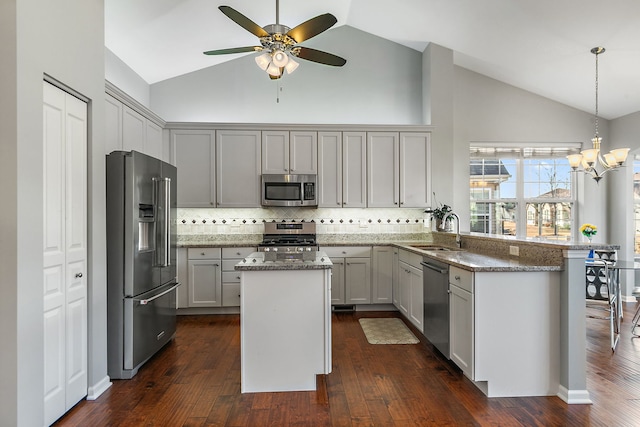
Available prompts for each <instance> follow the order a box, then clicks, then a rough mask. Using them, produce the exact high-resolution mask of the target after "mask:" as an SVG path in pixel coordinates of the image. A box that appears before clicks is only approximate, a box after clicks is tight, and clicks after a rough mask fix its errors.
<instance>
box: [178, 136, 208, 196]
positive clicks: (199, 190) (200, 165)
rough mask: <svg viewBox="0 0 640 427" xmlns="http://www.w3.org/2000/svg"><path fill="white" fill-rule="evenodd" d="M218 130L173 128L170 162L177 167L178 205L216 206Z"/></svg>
mask: <svg viewBox="0 0 640 427" xmlns="http://www.w3.org/2000/svg"><path fill="white" fill-rule="evenodd" d="M215 134H216V133H215V131H213V130H172V131H171V163H172V164H174V165H175V166H176V167H177V168H178V206H179V207H192V208H204V207H209V208H210V207H214V206H215V201H216V194H215V190H216V185H215V184H216V176H215V156H216V152H215Z"/></svg>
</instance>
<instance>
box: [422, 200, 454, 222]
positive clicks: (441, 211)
mask: <svg viewBox="0 0 640 427" xmlns="http://www.w3.org/2000/svg"><path fill="white" fill-rule="evenodd" d="M433 200H434V201H436V193H433ZM436 203H438V202H437V201H436ZM452 210H453V209H451V206H449V205H443V204H441V203H439V204H438V207H437V208H435V209H430V210H427V212H431V219H434V218H435V220H436V230H438V231H452V230H453V226H452V225H451V217H448V218H447V219H446V221H445V219H444V217H445V216H447V214H448V213H449V212H451V211H452Z"/></svg>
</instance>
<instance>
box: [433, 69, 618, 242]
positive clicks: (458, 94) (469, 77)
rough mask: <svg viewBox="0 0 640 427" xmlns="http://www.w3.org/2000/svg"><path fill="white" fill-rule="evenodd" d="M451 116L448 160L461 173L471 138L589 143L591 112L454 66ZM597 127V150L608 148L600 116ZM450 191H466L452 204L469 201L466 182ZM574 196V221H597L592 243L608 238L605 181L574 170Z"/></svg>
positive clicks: (466, 215)
mask: <svg viewBox="0 0 640 427" xmlns="http://www.w3.org/2000/svg"><path fill="white" fill-rule="evenodd" d="M454 117H455V120H454V122H455V123H454V139H455V150H456V151H455V153H454V158H455V162H456V164H458V163H460V164H462V165H466V168H467V169H466V173H467V174H468V173H469V172H468V164H469V143H470V142H472V141H487V142H498V143H500V142H548V143H551V144H553V143H558V144H562V143H571V142H574V143H575V142H581V143H583V147H585V148H586V147H589V146H590V145H591V138H592V136H593V131H594V124H593V115H592V114H590V113H587V112H584V111H580V110H577V109H575V108H572V107H569V106H566V105H563V104H560V103H558V102H555V101H551V100H549V99H547V98H543V97H541V96H538V95H535V94H533V93H531V92H527V91H524V90H522V89H518V88H516V87H514V86H510V85H507V84H504V83H502V82H499V81H497V80H494V79H491V78H489V77H486V76H483V75H481V74H478V73H474V72H472V71H469V70H467V69H464V68H461V67H456V68H455V102H454ZM599 130H600V135H601V136H602V137H603V149H608V148H607V147H608V144H609V143H608V139H607V137H608V134H609V124H608V122H607V121H606V120H602V119H601V120H600V121H599ZM456 170H458V168H456ZM606 179H607V178H605V180H606ZM455 190H456V194H458V191H459V192H460V193H459V194H463V192H464V193H466V194H464V197H463V198H456V202H459V203H463V199H464V200H466V201H468V200H469V193H468V191H469V188H468V185H467V186H466V187H465V188H464V189H463V188H459V189H458V188H456V189H455ZM436 191H437V190H436ZM585 195H588V197H585ZM578 198H579V203H578V204H579V207H578V208H579V212H580V213H581V215H580V217H579V218H578V224H581V223H584V222H590V223H593V224H597V225H598V226H600V227H601V228H600V229H601V232H599V233H598V235H597V237H596V239H595V241H598V242H605V241H608V240H607V238H608V237H609V236H608V234H607V221H606V219H607V218H606V215H605V214H606V209H605V205H606V183H604V182H603V183H601V184H600V185H599V186H598V185H597V184H596V183H595V181H593V180H592V179H590V178H585V177H584V175H583V174H578ZM467 204H468V203H467ZM464 214H465V218H464V219H463V218H462V215H461V222H462V223H463V224H468V223H469V217H468V209H467V211H466V212H464Z"/></svg>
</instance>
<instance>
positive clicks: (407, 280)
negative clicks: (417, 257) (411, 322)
mask: <svg viewBox="0 0 640 427" xmlns="http://www.w3.org/2000/svg"><path fill="white" fill-rule="evenodd" d="M398 266H399V271H398V290H399V292H398V293H399V295H398V308H399V310H400V313H402V314H404V315H405V317H407V318H409V305H410V301H411V271H410V270H409V267H410V265H409V264H407V263H405V262H402V261H400V262H399V263H398Z"/></svg>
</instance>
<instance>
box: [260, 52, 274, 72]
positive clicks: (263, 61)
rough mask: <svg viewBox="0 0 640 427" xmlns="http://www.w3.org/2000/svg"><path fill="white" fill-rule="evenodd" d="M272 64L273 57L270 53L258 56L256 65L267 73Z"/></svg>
mask: <svg viewBox="0 0 640 427" xmlns="http://www.w3.org/2000/svg"><path fill="white" fill-rule="evenodd" d="M270 63H271V55H269V53H268V52H267V53H263V54H262V55H258V56H256V64H258V67H260V69H261V70H263V71H267V68H268V67H269V64H270Z"/></svg>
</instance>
